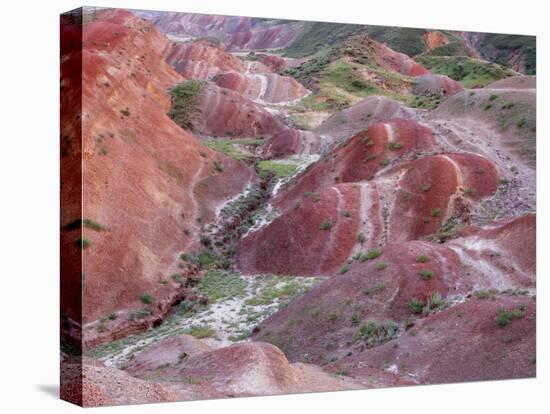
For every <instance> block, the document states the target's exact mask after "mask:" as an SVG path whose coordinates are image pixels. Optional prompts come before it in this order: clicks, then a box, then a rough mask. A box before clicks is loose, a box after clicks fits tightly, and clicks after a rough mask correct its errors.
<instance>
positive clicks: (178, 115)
mask: <svg viewBox="0 0 550 414" xmlns="http://www.w3.org/2000/svg"><path fill="white" fill-rule="evenodd" d="M203 86H204V82H202V81H197V80H186V81H184V82H181V83H180V84H178V85H177V86H175V87H174V88H172V89H171V90H170V95H171V97H172V108H171V109H170V112H168V116H169V117H170V118H172V120H173V121H174V122H175V123H176V124H178V125H179V126H180V127H182V128H184V129H193V126H194V125H193V124H194V122H195V120H196V117H197V114H198V112H199V107H198V97H199V95H200V93H201V91H202V88H203Z"/></svg>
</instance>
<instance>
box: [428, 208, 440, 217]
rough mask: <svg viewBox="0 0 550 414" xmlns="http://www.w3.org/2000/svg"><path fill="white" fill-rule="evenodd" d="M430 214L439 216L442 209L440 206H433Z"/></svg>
mask: <svg viewBox="0 0 550 414" xmlns="http://www.w3.org/2000/svg"><path fill="white" fill-rule="evenodd" d="M430 216H432V217H439V216H441V209H440V208H432V209H431V210H430Z"/></svg>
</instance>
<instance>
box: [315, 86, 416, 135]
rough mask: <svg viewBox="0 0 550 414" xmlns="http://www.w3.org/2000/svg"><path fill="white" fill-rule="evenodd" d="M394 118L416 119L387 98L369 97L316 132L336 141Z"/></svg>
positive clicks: (328, 121)
mask: <svg viewBox="0 0 550 414" xmlns="http://www.w3.org/2000/svg"><path fill="white" fill-rule="evenodd" d="M393 118H402V119H414V118H415V114H414V111H413V110H412V109H410V108H407V107H405V106H403V105H402V104H400V103H399V102H397V101H394V100H393V99H390V98H387V97H385V96H372V97H369V98H367V99H365V100H363V101H361V102H359V103H357V104H355V105H353V106H351V107H349V108H347V109H344V110H343V111H340V112H337V113H335V114H334V115H332V116H330V117H329V118H328V119H326V120H325V121H324V122H323V123H322V124H321V125H319V126H318V127H317V128H316V129H315V131H314V132H316V133H317V134H319V135H327V136H330V137H332V138H333V139H334V140H335V141H342V140H345V139H347V138H351V137H352V136H354V135H355V134H357V133H358V132H360V131H363V130H364V129H367V128H368V127H369V126H370V125H372V124H374V123H377V122H386V121H389V120H390V119H393Z"/></svg>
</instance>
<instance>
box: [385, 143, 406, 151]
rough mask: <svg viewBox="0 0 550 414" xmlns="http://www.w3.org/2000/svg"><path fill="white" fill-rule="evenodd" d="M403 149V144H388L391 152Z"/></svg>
mask: <svg viewBox="0 0 550 414" xmlns="http://www.w3.org/2000/svg"><path fill="white" fill-rule="evenodd" d="M401 148H403V144H402V143H401V142H395V141H391V142H389V143H388V149H389V150H390V151H396V150H398V149H401Z"/></svg>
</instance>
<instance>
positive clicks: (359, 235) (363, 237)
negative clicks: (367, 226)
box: [357, 233, 367, 244]
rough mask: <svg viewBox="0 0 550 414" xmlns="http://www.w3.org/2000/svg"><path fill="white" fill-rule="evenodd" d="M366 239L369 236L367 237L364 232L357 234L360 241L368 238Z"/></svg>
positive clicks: (362, 241)
mask: <svg viewBox="0 0 550 414" xmlns="http://www.w3.org/2000/svg"><path fill="white" fill-rule="evenodd" d="M366 239H367V238H366V237H365V235H364V234H363V233H359V234H358V235H357V241H358V242H359V243H361V244H363V243H365V240H366Z"/></svg>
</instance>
